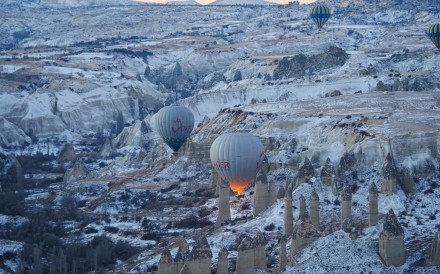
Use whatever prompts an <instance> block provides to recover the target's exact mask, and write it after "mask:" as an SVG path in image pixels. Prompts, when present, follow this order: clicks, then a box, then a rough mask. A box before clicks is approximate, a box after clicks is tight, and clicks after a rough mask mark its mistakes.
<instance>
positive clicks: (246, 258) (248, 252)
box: [236, 236, 255, 274]
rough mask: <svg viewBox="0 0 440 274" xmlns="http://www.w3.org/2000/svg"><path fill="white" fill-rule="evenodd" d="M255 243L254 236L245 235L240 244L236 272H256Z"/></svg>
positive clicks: (245, 273)
mask: <svg viewBox="0 0 440 274" xmlns="http://www.w3.org/2000/svg"><path fill="white" fill-rule="evenodd" d="M254 271H255V245H254V241H253V240H252V238H250V237H249V236H246V237H244V239H243V240H242V241H241V244H240V245H239V246H238V254H237V265H236V272H237V273H240V274H254Z"/></svg>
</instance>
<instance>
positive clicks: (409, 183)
mask: <svg viewBox="0 0 440 274" xmlns="http://www.w3.org/2000/svg"><path fill="white" fill-rule="evenodd" d="M401 178H402V181H401V182H402V188H403V190H404V191H405V192H406V193H409V194H413V193H414V192H415V191H416V186H415V183H414V178H413V175H412V173H411V170H410V169H409V168H407V167H404V168H403V170H402V176H401Z"/></svg>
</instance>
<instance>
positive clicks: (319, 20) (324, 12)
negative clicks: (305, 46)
mask: <svg viewBox="0 0 440 274" xmlns="http://www.w3.org/2000/svg"><path fill="white" fill-rule="evenodd" d="M330 15H331V14H330V9H329V8H328V7H326V6H322V5H320V6H315V7H313V8H312V9H311V10H310V18H312V20H313V21H314V22H315V24H316V25H317V26H318V28H322V26H324V24H325V23H326V22H327V20H328V19H329V18H330Z"/></svg>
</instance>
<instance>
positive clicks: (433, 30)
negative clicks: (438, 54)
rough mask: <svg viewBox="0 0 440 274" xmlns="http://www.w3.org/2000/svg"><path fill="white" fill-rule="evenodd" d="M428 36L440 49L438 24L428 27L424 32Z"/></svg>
mask: <svg viewBox="0 0 440 274" xmlns="http://www.w3.org/2000/svg"><path fill="white" fill-rule="evenodd" d="M426 34H427V35H428V37H429V38H430V39H431V41H432V42H433V43H434V45H435V46H436V47H437V48H438V49H440V24H434V25H432V26H430V27H429V29H428V31H427V32H426Z"/></svg>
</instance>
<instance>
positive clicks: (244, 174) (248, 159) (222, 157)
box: [210, 133, 265, 195]
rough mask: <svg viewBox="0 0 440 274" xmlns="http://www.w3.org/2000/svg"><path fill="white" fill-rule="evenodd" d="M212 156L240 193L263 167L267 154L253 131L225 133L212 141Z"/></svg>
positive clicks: (213, 163)
mask: <svg viewBox="0 0 440 274" xmlns="http://www.w3.org/2000/svg"><path fill="white" fill-rule="evenodd" d="M210 157H211V162H212V165H213V166H214V168H215V170H217V172H218V173H219V174H220V176H221V177H223V178H226V179H227V180H228V181H229V185H230V187H231V189H232V190H233V191H234V192H236V193H237V194H238V195H239V194H241V193H242V192H243V190H244V188H245V187H246V185H247V184H248V183H249V181H250V180H252V179H253V178H254V177H255V175H256V174H257V172H258V170H259V169H260V168H261V165H262V162H263V160H264V158H265V155H264V150H263V144H262V143H261V141H260V139H258V138H257V137H255V136H254V135H252V134H251V133H225V134H222V135H220V136H219V137H217V139H215V140H214V142H213V143H212V145H211V150H210Z"/></svg>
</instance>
